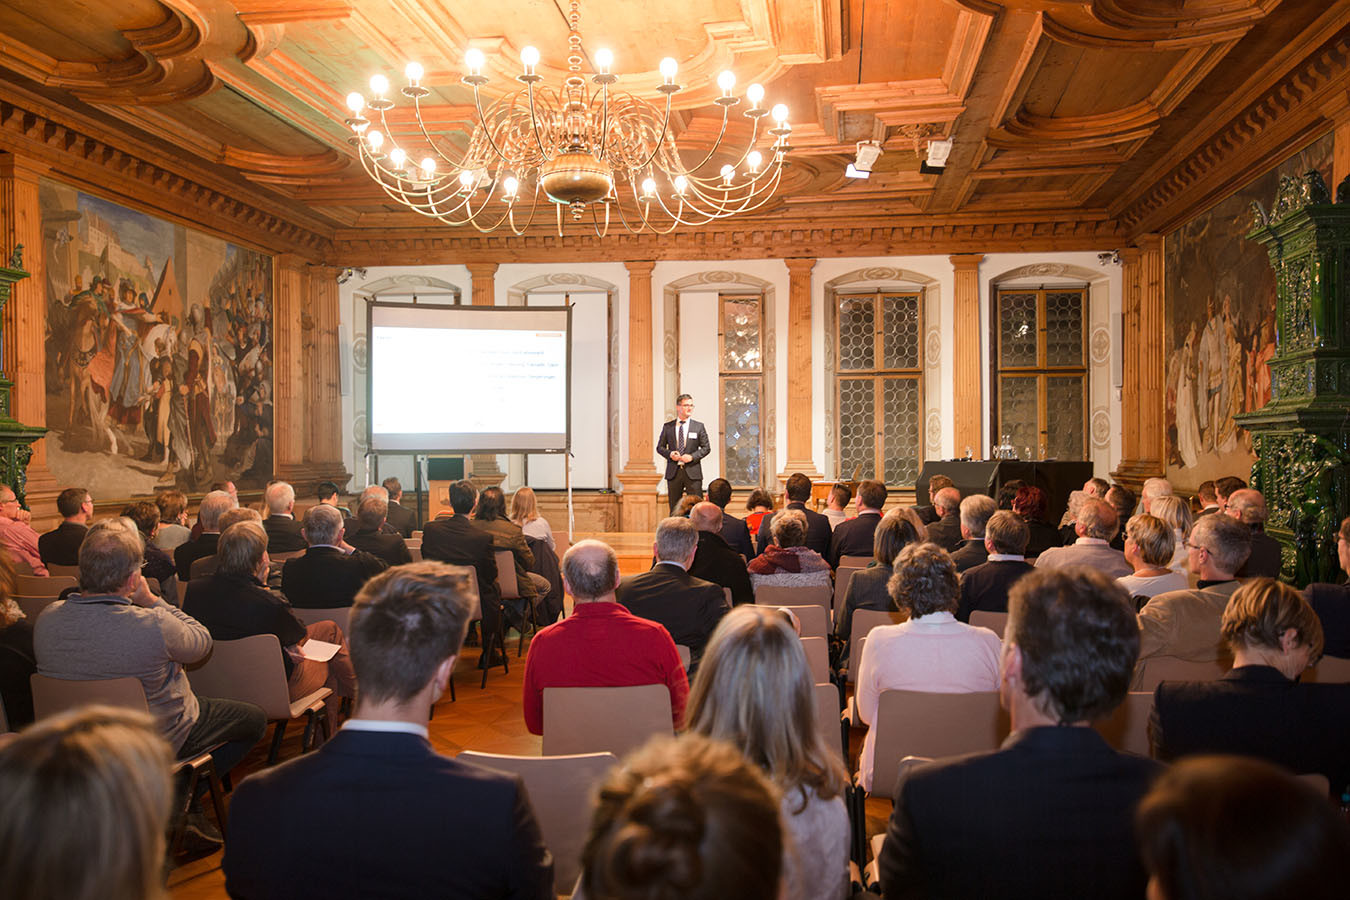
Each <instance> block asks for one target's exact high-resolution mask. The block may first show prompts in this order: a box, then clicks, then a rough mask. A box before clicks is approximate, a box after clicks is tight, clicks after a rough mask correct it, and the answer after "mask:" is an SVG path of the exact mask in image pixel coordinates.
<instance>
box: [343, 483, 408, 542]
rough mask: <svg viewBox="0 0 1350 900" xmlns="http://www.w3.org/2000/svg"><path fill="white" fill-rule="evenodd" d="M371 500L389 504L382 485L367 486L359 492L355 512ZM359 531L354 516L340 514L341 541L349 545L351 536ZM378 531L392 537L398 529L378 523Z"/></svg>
mask: <svg viewBox="0 0 1350 900" xmlns="http://www.w3.org/2000/svg"><path fill="white" fill-rule="evenodd" d="M371 498H376V499H378V500H381V501H383V502H384V503H385V504H386V505H387V504H388V503H389V492H388V491H386V490H385V489H384V487H383V486H382V485H378V484H372V485H367V486H366V488H365V490H363V491H361V494H360V496H358V497H357V498H356V509H357V511H358V512H359V511H360V509H361V504H362V503H365V502H366V501H367V500H369V499H371ZM360 530H361V523H360V522H358V521H357V519H356V516H354V515H352V514H351V513H343V514H342V539H343V540H345V541H347V542H348V543H350V542H351V536H352V535H354V534H356V533H357V532H358V531H360ZM378 531H380V533H382V534H392V535H397V534H398V529H396V528H395V527H394V526H393V525H390V524H389V523H388V522H387V521H382V522H380V527H379V529H378Z"/></svg>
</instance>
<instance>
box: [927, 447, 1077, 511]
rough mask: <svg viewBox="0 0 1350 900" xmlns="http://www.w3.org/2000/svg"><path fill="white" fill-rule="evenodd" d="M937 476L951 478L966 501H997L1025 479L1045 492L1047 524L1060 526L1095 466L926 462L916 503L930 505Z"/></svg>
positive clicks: (1072, 462)
mask: <svg viewBox="0 0 1350 900" xmlns="http://www.w3.org/2000/svg"><path fill="white" fill-rule="evenodd" d="M934 475H946V476H947V477H948V478H950V479H951V480H952V481H953V482H955V484H956V489H957V490H959V491H960V492H961V496H962V497H968V496H970V495H971V494H988V495H989V496H990V497H997V496H998V491H999V488H1001V487H1003V485H1004V484H1006V483H1008V482H1009V481H1014V480H1017V479H1021V480H1022V481H1025V482H1026V483H1027V484H1029V485H1035V486H1036V487H1038V488H1040V489H1041V490H1043V491H1045V496H1046V510H1045V513H1046V515H1045V518H1046V521H1047V522H1051V523H1056V522H1058V521H1059V519H1060V516H1062V515H1063V514H1064V510H1066V509H1067V508H1068V506H1069V494H1070V493H1072V492H1073V491H1076V490H1078V489H1080V488H1081V487H1082V486H1083V482H1085V481H1087V480H1088V479H1089V478H1091V477H1092V463H1090V462H1088V461H1087V460H1064V461H1060V460H1043V461H1040V462H1022V461H1020V460H1014V459H987V460H952V461H949V462H926V463H924V464H923V470H922V471H921V472H919V480H918V481H916V482H915V483H914V497H915V502H916V503H918V504H920V505H925V504H926V503H927V501H928V482H929V481H930V480H931V479H932V477H933V476H934Z"/></svg>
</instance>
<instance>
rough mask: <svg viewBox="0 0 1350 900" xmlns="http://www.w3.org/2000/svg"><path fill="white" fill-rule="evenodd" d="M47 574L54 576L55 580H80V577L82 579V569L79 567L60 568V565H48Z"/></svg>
mask: <svg viewBox="0 0 1350 900" xmlns="http://www.w3.org/2000/svg"><path fill="white" fill-rule="evenodd" d="M47 574H48V575H50V576H52V577H53V578H58V577H61V578H75V579H79V577H80V567H79V566H58V565H56V564H55V563H48V564H47Z"/></svg>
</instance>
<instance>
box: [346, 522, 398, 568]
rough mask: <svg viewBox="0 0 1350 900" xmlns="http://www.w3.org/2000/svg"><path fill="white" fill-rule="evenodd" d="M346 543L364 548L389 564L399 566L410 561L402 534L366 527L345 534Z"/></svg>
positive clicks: (359, 548)
mask: <svg viewBox="0 0 1350 900" xmlns="http://www.w3.org/2000/svg"><path fill="white" fill-rule="evenodd" d="M346 540H347V543H349V544H351V545H352V546H353V547H355V548H356V549H357V550H364V551H366V552H367V553H369V554H370V555H371V556H378V557H379V558H380V559H382V560H384V561H385V562H386V563H388V564H389V565H391V566H401V565H403V564H404V563H410V562H412V554H411V553H409V552H408V545H407V544H405V543H403V535H401V534H387V533H385V532H383V531H374V530H371V529H367V528H362V529H361V530H359V531H357V532H355V533H353V534H348V535H347V539H346Z"/></svg>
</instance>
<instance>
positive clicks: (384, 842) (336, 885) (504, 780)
mask: <svg viewBox="0 0 1350 900" xmlns="http://www.w3.org/2000/svg"><path fill="white" fill-rule="evenodd" d="M471 610H472V600H471V596H470V589H469V586H468V581H467V579H466V578H464V577H463V576H456V575H455V574H453V573H452V572H451V571H449V570H448V568H447V567H446V566H444V565H443V564H441V563H435V562H423V563H416V564H414V565H412V566H409V567H405V568H401V569H395V570H391V571H389V572H386V573H384V574H382V575H379V576H377V577H376V578H375V579H373V580H372V581H371V582H370V584H369V585H368V586H367V589H366V590H364V591H363V592H362V594H361V597H360V600H359V602H358V603H357V604H356V606H355V608H354V609H353V610H352V617H351V624H350V626H349V629H348V631H349V640H350V643H351V648H352V660H353V662H354V663H355V665H356V674H357V678H358V680H359V681H360V685H361V688H360V694H359V696H358V698H357V702H356V709H355V712H354V714H353V716H352V718H351V719H350V720H348V721H347V723H346V724H345V725H343V727H342V730H341V731H340V732H338V733H337V734H336V735H334V736H333V738H332V739H331V740H329V741H327V742H325V743H324V744H323V746H322V747H320V748H319V749H318V750H317V751H315V752H314V753H310V754H308V755H306V756H302V757H298V758H296V759H293V760H290V761H289V762H287V763H285V764H283V765H280V766H275V767H273V768H271V769H266V770H264V771H262V772H260V773H258V774H256V775H254V776H252V777H251V778H248V779H245V780H244V781H243V782H242V783H241V784H240V785H239V787H238V788H237V789H236V790H235V793H234V799H233V800H232V802H231V804H230V817H231V818H230V825H231V828H230V842H229V847H228V849H227V855H226V857H225V860H224V864H223V866H224V871H225V883H226V884H225V886H226V890H227V891H228V892H229V894H230V896H232V897H249V898H278V900H280V898H288V897H298V896H322V897H360V896H375V895H381V896H400V897H448V898H461V900H478V898H511V900H526V898H529V900H546V898H548V900H551V898H552V897H554V896H555V895H554V885H553V861H552V857H551V856H550V855H549V852H548V849H547V848H545V847H544V844H543V841H542V839H541V837H540V834H539V826H538V824H537V823H536V821H535V818H534V812H533V810H532V809H531V807H530V802H529V798H528V797H527V796H526V794H525V790H524V787H523V786H522V785H521V783H520V779H519V778H517V777H515V776H511V775H503V774H498V773H495V772H492V771H490V770H487V769H480V768H477V767H475V766H472V765H469V764H466V763H461V762H459V761H457V760H454V759H451V758H449V757H446V756H442V755H440V754H439V753H437V752H436V751H435V750H433V749H432V748H431V745H430V743H428V741H427V710H428V709H429V708H430V707H431V705H432V704H433V703H435V702H436V700H437V699H438V698H439V697H440V696H441V693H442V692H443V691H444V690H445V687H446V684H447V683H448V682H449V680H450V674H451V672H452V671H453V669H454V665H455V657H456V655H457V654H458V653H459V649H460V646H461V644H462V643H463V641H464V632H465V629H466V628H467V626H468V620H469V616H470V614H471Z"/></svg>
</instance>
